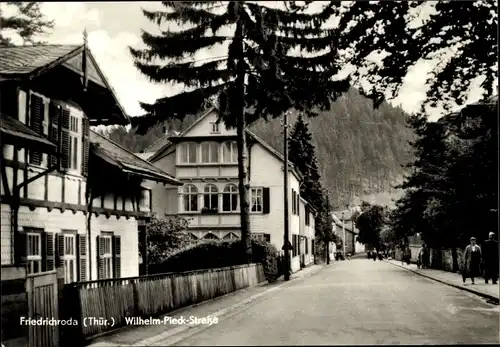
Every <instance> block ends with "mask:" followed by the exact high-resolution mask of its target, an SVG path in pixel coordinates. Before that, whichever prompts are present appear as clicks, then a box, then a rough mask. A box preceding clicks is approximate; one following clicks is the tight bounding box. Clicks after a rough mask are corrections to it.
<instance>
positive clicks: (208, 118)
mask: <svg viewBox="0 0 500 347" xmlns="http://www.w3.org/2000/svg"><path fill="white" fill-rule="evenodd" d="M215 123H217V124H218V130H219V131H218V132H217V131H214V130H217V129H214V124H215ZM197 136H236V129H227V128H226V126H225V125H224V123H223V122H222V121H219V114H218V111H217V109H216V108H215V107H214V108H212V109H210V110H209V111H208V112H206V113H205V114H204V115H202V116H201V117H200V118H198V119H197V120H196V122H194V123H193V124H192V125H191V126H190V127H189V128H187V129H186V131H184V132H183V133H182V134H181V135H179V137H197Z"/></svg>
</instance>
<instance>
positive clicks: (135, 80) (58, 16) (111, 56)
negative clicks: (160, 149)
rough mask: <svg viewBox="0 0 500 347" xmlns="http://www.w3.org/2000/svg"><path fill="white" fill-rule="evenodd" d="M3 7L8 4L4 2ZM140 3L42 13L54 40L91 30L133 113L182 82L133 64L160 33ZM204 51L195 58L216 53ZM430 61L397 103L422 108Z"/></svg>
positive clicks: (45, 7)
mask: <svg viewBox="0 0 500 347" xmlns="http://www.w3.org/2000/svg"><path fill="white" fill-rule="evenodd" d="M0 6H2V9H4V10H5V6H6V5H5V3H2V4H1V5H0ZM141 7H143V8H146V9H149V10H151V9H159V8H160V7H161V3H159V2H123V3H120V2H110V3H105V2H98V3H97V2H96V3H92V2H87V3H82V2H71V3H69V2H52V3H43V4H42V12H43V13H44V14H45V15H46V16H47V17H48V18H49V19H54V20H55V28H54V30H53V32H52V34H51V35H50V36H48V37H46V38H45V40H46V41H48V42H49V43H52V44H82V42H83V36H82V32H83V30H84V28H86V29H87V32H88V35H89V38H88V40H89V46H90V49H91V51H92V54H93V55H94V57H95V58H96V60H97V62H98V64H99V65H100V67H101V69H102V70H103V72H104V74H105V75H106V77H107V78H108V80H109V81H110V83H111V85H112V86H113V87H114V89H115V90H116V92H117V94H118V95H117V96H118V99H119V100H120V102H121V103H122V105H123V106H124V108H125V110H126V112H127V113H129V114H130V115H131V116H135V115H138V114H141V113H143V112H142V110H141V108H140V106H139V101H145V102H153V101H154V100H156V99H157V98H159V97H162V96H165V95H172V94H176V93H178V92H179V91H180V89H179V87H177V88H176V87H173V86H168V85H157V84H153V83H151V82H149V81H148V80H147V79H146V78H145V77H144V76H142V75H141V74H140V73H139V72H138V70H137V69H136V68H135V67H134V66H133V61H132V57H131V56H130V54H129V52H128V48H127V47H128V46H129V45H131V46H134V47H140V46H141V39H140V33H141V29H145V30H147V31H150V32H156V30H157V26H156V25H155V24H152V23H151V22H149V21H148V20H147V19H146V18H145V17H144V16H143V14H142V11H141ZM213 54H214V52H203V53H202V54H200V55H197V58H204V57H206V56H207V55H213ZM428 69H429V66H428V65H427V64H425V63H424V64H419V66H416V67H415V68H414V69H413V70H412V71H411V72H410V73H409V75H408V76H407V78H406V82H405V84H404V86H403V89H402V93H401V94H400V95H399V96H398V98H397V99H396V100H394V101H393V103H394V104H400V105H401V106H402V107H403V109H404V110H405V111H407V112H409V113H411V112H416V111H418V110H419V107H420V103H421V102H422V100H423V99H424V97H425V80H426V75H427V71H428ZM479 96H480V92H479V90H478V91H476V92H474V93H471V96H470V98H469V101H470V102H474V101H477V100H478V99H479ZM442 115H443V114H442V110H434V111H432V112H431V114H430V116H431V117H430V118H431V119H437V118H439V117H440V116H442Z"/></svg>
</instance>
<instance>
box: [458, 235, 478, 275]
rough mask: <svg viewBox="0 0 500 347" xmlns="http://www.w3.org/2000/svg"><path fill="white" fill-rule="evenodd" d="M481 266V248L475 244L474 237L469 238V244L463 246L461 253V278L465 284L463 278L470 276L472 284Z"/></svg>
mask: <svg viewBox="0 0 500 347" xmlns="http://www.w3.org/2000/svg"><path fill="white" fill-rule="evenodd" d="M480 266H481V248H480V247H479V246H478V245H477V244H476V238H475V237H471V238H470V245H467V247H465V251H464V255H463V269H462V279H463V282H464V284H465V280H466V279H467V278H469V277H470V279H471V281H472V284H474V278H475V277H478V276H479V274H480Z"/></svg>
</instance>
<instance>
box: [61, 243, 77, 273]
mask: <svg viewBox="0 0 500 347" xmlns="http://www.w3.org/2000/svg"><path fill="white" fill-rule="evenodd" d="M62 240H63V245H62V246H63V257H64V258H63V259H64V260H63V264H64V283H71V282H75V281H76V236H75V235H71V234H64V235H63V239H62Z"/></svg>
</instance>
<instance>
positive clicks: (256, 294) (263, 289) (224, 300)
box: [89, 264, 333, 347]
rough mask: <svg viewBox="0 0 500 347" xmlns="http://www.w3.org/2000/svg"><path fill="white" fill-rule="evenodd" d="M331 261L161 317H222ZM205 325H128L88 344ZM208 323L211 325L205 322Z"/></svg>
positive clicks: (141, 341) (157, 338)
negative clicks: (288, 279)
mask: <svg viewBox="0 0 500 347" xmlns="http://www.w3.org/2000/svg"><path fill="white" fill-rule="evenodd" d="M332 265H333V264H330V265H323V264H321V265H311V266H309V267H306V268H304V269H302V270H300V271H298V272H296V273H293V274H292V275H291V276H290V280H291V281H290V282H285V281H284V280H283V279H282V278H280V279H279V280H278V281H276V282H274V283H271V284H268V283H267V282H265V283H264V284H261V285H258V286H256V287H252V288H245V289H241V290H239V291H236V292H233V293H229V294H226V295H223V296H221V297H218V298H215V299H213V300H208V301H205V302H202V303H199V304H197V305H194V306H188V307H185V308H181V309H179V310H176V311H174V312H170V313H168V314H167V315H164V316H162V317H158V318H160V319H163V317H173V318H180V317H185V318H188V317H191V316H193V317H196V318H203V317H213V318H217V319H218V320H221V319H223V318H224V316H226V315H228V314H229V313H231V312H234V311H236V310H238V309H241V308H243V307H244V306H245V305H247V304H249V303H250V302H252V301H255V300H257V299H259V298H264V297H267V296H269V295H272V293H273V292H275V291H277V290H279V289H280V288H281V287H283V286H285V285H287V284H289V283H292V282H293V281H294V280H298V279H301V278H304V277H306V276H309V275H313V274H315V273H317V272H319V271H320V270H322V269H323V268H324V267H326V266H332ZM195 327H199V328H203V327H201V326H200V325H188V324H184V325H175V324H170V323H167V324H160V325H147V326H126V327H123V328H121V329H117V330H116V331H113V332H110V333H108V334H106V335H104V336H101V337H98V338H95V339H93V341H91V344H89V347H111V346H152V345H155V344H157V343H162V344H163V343H165V344H167V341H166V340H168V339H171V338H172V337H174V336H175V335H177V334H181V333H184V332H186V331H187V330H189V329H191V328H195ZM206 327H208V326H206Z"/></svg>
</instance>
